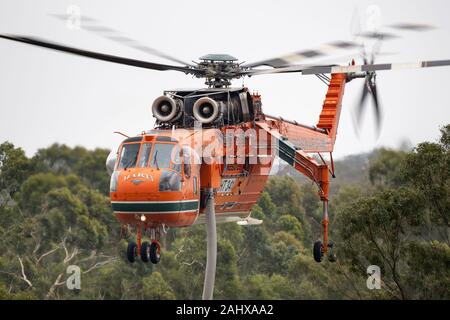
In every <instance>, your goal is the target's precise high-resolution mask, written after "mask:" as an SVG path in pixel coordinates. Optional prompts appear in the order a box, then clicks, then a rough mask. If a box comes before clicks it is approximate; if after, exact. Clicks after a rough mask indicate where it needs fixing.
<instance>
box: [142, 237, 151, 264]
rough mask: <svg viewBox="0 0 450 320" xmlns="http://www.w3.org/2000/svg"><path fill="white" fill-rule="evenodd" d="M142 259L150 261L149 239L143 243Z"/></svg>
mask: <svg viewBox="0 0 450 320" xmlns="http://www.w3.org/2000/svg"><path fill="white" fill-rule="evenodd" d="M141 260H142V261H144V262H149V261H150V243H148V242H147V241H146V242H143V243H142V245H141Z"/></svg>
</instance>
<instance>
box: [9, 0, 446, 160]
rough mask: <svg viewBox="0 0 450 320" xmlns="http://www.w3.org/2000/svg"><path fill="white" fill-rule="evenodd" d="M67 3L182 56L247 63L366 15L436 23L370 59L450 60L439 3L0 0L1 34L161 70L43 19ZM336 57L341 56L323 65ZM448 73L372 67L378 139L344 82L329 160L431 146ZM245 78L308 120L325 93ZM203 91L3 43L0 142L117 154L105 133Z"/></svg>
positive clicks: (328, 37)
mask: <svg viewBox="0 0 450 320" xmlns="http://www.w3.org/2000/svg"><path fill="white" fill-rule="evenodd" d="M71 5H75V6H77V7H78V8H80V11H81V16H88V17H92V18H95V19H97V20H98V21H99V22H100V23H101V24H102V25H104V26H108V27H111V28H113V29H116V30H120V31H121V32H122V35H125V36H128V37H131V38H134V39H136V40H138V41H140V42H142V43H143V44H146V45H148V46H150V47H153V48H157V49H160V50H162V51H165V52H167V53H170V54H172V55H174V56H177V57H179V58H180V59H182V60H187V61H191V60H194V59H197V58H198V57H200V56H201V55H203V54H206V53H228V54H231V55H233V56H236V57H237V58H239V59H240V60H241V61H247V62H250V61H255V60H260V59H264V58H269V57H272V56H277V55H280V54H284V53H289V52H292V51H297V50H300V49H308V48H315V47H317V46H318V45H320V44H322V43H325V42H329V41H333V40H352V39H353V36H352V30H354V26H355V24H357V23H358V21H360V24H361V25H362V26H363V27H364V26H366V24H367V22H368V19H369V22H370V21H372V20H371V19H374V17H375V18H377V19H376V24H377V25H380V24H381V25H389V24H392V23H397V22H415V23H428V24H433V25H435V26H436V27H438V29H436V30H433V31H428V32H424V33H413V32H406V31H405V32H401V33H398V34H399V35H402V38H398V39H395V40H390V41H385V42H384V43H383V46H382V50H383V51H384V52H387V53H392V55H383V56H380V57H378V60H377V62H411V61H416V60H419V61H420V60H431V59H450V19H449V18H448V17H449V12H450V2H449V1H445V0H442V1H437V0H435V1H392V0H388V1H361V0H357V1H335V0H334V1H333V0H331V1H328V0H326V1H325V0H322V1H267V0H265V1H261V0H260V1H242V0H239V1H235V0H228V1H212V0H205V1H194V0H192V1H181V0H180V1H173V0H164V1H148V0H144V1H111V0H104V1H103V0H102V1H93V0H85V1H76V0H70V1H65V0H53V1H50V0H40V1H36V0H0V33H11V34H20V35H33V36H39V37H41V38H45V39H49V40H54V41H57V42H61V43H64V44H68V45H72V46H76V47H81V48H85V49H89V50H95V51H99V52H103V53H110V54H115V55H122V56H126V57H131V58H138V59H147V60H151V61H155V62H164V63H167V61H164V60H162V59H160V58H155V57H152V56H149V55H148V54H145V53H142V52H139V51H136V50H134V49H131V48H127V47H125V46H122V45H120V44H117V43H114V42H112V41H110V40H107V39H104V38H101V37H99V36H97V35H95V34H91V33H88V32H87V31H84V30H73V29H69V28H67V27H66V25H65V23H63V22H62V21H59V20H57V19H55V18H52V17H50V16H49V14H51V13H59V14H64V13H66V11H67V10H68V7H70V6H71ZM374 5H375V6H376V7H374ZM368 8H369V9H368ZM374 8H375V11H374ZM376 8H379V10H378V9H376ZM377 10H378V11H377ZM374 12H375V13H374ZM377 12H379V13H381V14H378V13H377ZM352 25H353V27H352ZM386 30H387V29H386ZM357 57H358V56H357V55H355V58H357ZM333 58H334V57H333ZM333 61H338V60H332V59H331V60H327V62H333ZM339 61H340V60H339ZM449 75H450V67H444V68H431V69H422V70H402V71H384V72H379V73H378V77H377V80H378V81H377V84H378V90H379V94H380V99H381V103H382V107H383V111H384V112H383V117H384V121H383V128H382V132H381V135H380V137H379V138H378V139H376V137H375V130H374V126H373V112H372V110H371V109H370V110H369V111H370V112H367V114H366V116H365V117H364V119H363V120H364V122H363V125H362V132H361V133H360V135H359V137H358V136H357V135H356V134H355V130H354V128H353V121H352V115H353V112H354V110H355V104H356V101H357V100H358V98H359V95H360V92H361V87H362V85H363V82H362V80H355V81H352V82H351V83H349V84H348V85H347V87H346V94H345V97H344V102H343V111H342V114H341V121H340V125H339V130H338V138H337V142H336V146H335V155H336V156H337V157H342V156H344V155H348V154H353V153H358V152H363V151H369V150H372V149H373V148H375V147H378V146H390V147H398V146H399V144H400V143H401V142H402V141H409V142H410V143H412V144H416V143H418V142H421V141H425V140H429V141H430V140H431V141H434V140H436V139H437V138H438V136H439V127H440V126H442V125H444V124H446V123H450V108H449V105H450V100H449V98H448V92H449V88H450V76H449ZM243 83H244V84H245V85H246V86H247V87H249V88H250V90H251V91H258V92H259V93H260V94H261V95H262V99H263V110H264V111H265V112H266V113H268V114H273V115H280V116H282V117H284V118H286V119H293V120H294V119H295V120H297V121H298V122H302V123H306V124H316V123H317V120H318V116H319V113H320V110H321V106H322V102H323V99H324V96H325V93H326V87H325V85H324V84H323V83H321V82H320V81H319V80H318V79H317V78H316V77H314V76H301V75H299V74H285V75H265V76H260V77H253V78H250V79H245V80H244V81H242V80H237V81H235V82H234V83H233V84H234V85H235V86H242V84H243ZM202 86H203V81H202V80H200V79H193V78H191V77H190V76H185V75H184V74H181V73H177V72H171V71H170V72H158V71H151V70H144V69H138V68H133V67H128V66H121V65H116V64H111V63H108V62H101V61H95V60H90V59H86V58H82V57H75V56H72V55H67V54H62V53H58V52H52V51H49V50H45V49H41V48H35V47H31V46H27V45H24V44H19V43H13V42H9V41H6V40H0V88H1V89H0V92H1V94H0V142H3V141H5V140H8V141H11V142H13V143H14V144H15V145H16V146H20V147H22V148H23V149H25V151H26V153H27V155H32V154H34V152H36V150H37V149H39V148H43V147H46V146H49V145H50V144H52V143H54V142H59V143H65V144H67V145H69V146H75V145H82V146H85V147H87V148H95V147H106V148H112V147H114V148H115V147H117V145H118V143H119V142H120V141H121V137H120V136H118V135H116V134H113V131H122V132H124V133H126V134H129V135H131V134H137V133H140V132H141V131H142V130H146V129H150V128H152V127H153V124H154V118H153V117H152V115H151V110H150V107H151V104H152V102H153V100H154V99H155V98H156V97H158V96H159V95H161V94H162V92H163V90H165V89H172V88H177V87H182V88H185V87H202Z"/></svg>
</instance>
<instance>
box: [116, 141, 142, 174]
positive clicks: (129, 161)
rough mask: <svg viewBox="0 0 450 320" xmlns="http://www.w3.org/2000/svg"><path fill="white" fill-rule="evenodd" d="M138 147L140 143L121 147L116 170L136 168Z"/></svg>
mask: <svg viewBox="0 0 450 320" xmlns="http://www.w3.org/2000/svg"><path fill="white" fill-rule="evenodd" d="M140 146H141V144H140V143H127V144H124V145H123V146H122V152H121V155H120V162H119V166H118V169H127V168H134V167H136V162H137V159H138V155H139V148H140Z"/></svg>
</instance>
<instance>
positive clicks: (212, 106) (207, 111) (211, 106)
mask: <svg viewBox="0 0 450 320" xmlns="http://www.w3.org/2000/svg"><path fill="white" fill-rule="evenodd" d="M192 113H193V114H194V117H195V119H196V120H197V121H199V122H201V123H203V124H209V123H212V122H214V121H216V120H217V119H218V118H219V114H220V106H219V103H218V102H217V101H215V100H213V99H211V98H209V97H203V98H200V99H198V100H197V101H196V102H195V103H194V107H193V109H192Z"/></svg>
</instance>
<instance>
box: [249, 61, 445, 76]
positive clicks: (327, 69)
mask: <svg viewBox="0 0 450 320" xmlns="http://www.w3.org/2000/svg"><path fill="white" fill-rule="evenodd" d="M445 66H450V60H430V61H420V62H411V63H378V64H362V65H353V66H336V65H335V66H307V65H292V66H288V67H282V68H273V69H264V70H247V71H244V72H243V75H248V76H254V75H261V74H274V73H290V72H299V73H301V74H302V75H311V74H333V73H358V72H370V71H383V70H400V69H420V68H431V67H445Z"/></svg>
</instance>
